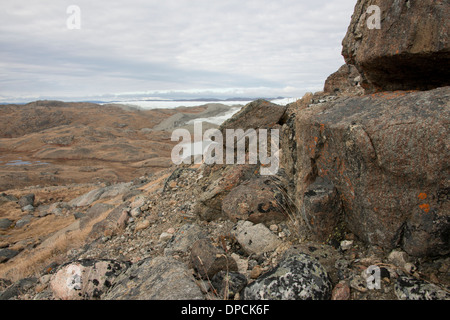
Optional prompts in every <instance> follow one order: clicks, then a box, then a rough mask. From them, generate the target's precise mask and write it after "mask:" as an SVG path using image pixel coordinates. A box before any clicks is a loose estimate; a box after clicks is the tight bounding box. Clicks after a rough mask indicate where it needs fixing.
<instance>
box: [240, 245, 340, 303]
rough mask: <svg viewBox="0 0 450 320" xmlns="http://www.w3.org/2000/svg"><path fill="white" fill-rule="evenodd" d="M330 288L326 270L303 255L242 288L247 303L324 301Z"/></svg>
mask: <svg viewBox="0 0 450 320" xmlns="http://www.w3.org/2000/svg"><path fill="white" fill-rule="evenodd" d="M331 289H332V285H331V282H330V280H329V279H328V274H327V272H326V271H325V269H324V268H323V267H322V266H321V265H320V263H318V262H316V261H315V260H314V259H313V258H311V257H310V256H308V255H306V254H298V255H294V256H291V257H289V258H287V259H286V260H284V261H282V262H280V263H279V264H278V265H277V266H276V267H275V268H274V269H273V270H271V271H269V272H267V273H265V274H263V275H262V276H261V277H259V278H258V280H256V281H255V282H253V283H251V284H250V285H249V286H247V287H246V288H245V289H244V299H246V300H327V299H330V297H331Z"/></svg>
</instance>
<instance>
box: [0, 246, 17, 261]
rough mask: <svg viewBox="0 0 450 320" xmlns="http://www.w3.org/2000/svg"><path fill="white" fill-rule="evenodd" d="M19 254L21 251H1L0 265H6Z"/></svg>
mask: <svg viewBox="0 0 450 320" xmlns="http://www.w3.org/2000/svg"><path fill="white" fill-rule="evenodd" d="M18 254H19V251H17V250H11V249H0V263H4V262H6V261H8V260H9V259H12V258H14V257H15V256H17V255H18Z"/></svg>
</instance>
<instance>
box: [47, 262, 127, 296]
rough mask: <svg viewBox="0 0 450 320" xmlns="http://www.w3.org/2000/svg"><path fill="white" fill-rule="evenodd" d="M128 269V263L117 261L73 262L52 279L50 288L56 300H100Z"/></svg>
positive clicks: (63, 267) (62, 268)
mask: <svg viewBox="0 0 450 320" xmlns="http://www.w3.org/2000/svg"><path fill="white" fill-rule="evenodd" d="M128 267H129V264H128V263H126V262H121V261H115V260H93V259H85V260H80V261H75V262H71V263H68V264H66V265H64V266H62V267H61V268H60V269H59V270H58V272H57V273H56V274H55V275H54V276H53V277H52V279H51V280H50V281H51V282H50V288H51V290H52V291H53V294H54V297H55V298H56V299H61V300H82V299H99V298H101V297H102V295H103V294H104V293H106V292H107V291H108V290H109V288H110V287H111V286H112V285H113V284H114V282H115V280H116V278H117V277H118V276H119V275H120V274H121V273H123V272H125V271H126V270H127V269H128Z"/></svg>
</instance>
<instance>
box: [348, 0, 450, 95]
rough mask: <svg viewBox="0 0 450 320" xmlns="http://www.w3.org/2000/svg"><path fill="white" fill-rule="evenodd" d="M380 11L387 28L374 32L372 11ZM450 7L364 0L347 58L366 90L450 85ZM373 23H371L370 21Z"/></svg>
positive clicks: (425, 0) (424, 1) (425, 1)
mask: <svg viewBox="0 0 450 320" xmlns="http://www.w3.org/2000/svg"><path fill="white" fill-rule="evenodd" d="M371 5H377V6H378V7H379V8H380V15H381V17H380V22H381V25H380V27H381V29H379V30H378V29H369V28H368V25H367V22H368V20H369V19H372V18H374V14H375V13H374V12H373V11H368V9H369V6H371ZM449 16H450V6H449V4H448V1H446V0H444V1H442V0H438V1H436V0H421V1H392V0H359V1H358V3H357V4H356V6H355V11H354V14H353V16H352V21H351V23H350V26H349V28H348V31H347V35H346V37H345V39H344V40H343V49H342V55H343V56H344V58H345V61H346V63H348V64H352V65H355V66H356V67H357V68H358V70H359V72H360V73H361V75H362V78H363V82H362V85H363V86H364V87H365V88H366V89H372V90H376V89H382V90H409V89H412V90H414V89H431V88H436V87H440V86H448V85H450V69H449V68H448V65H449V64H450V43H449V41H448V30H449V28H450V25H449V19H448V17H449ZM369 22H370V21H369Z"/></svg>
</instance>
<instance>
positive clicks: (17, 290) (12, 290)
mask: <svg viewBox="0 0 450 320" xmlns="http://www.w3.org/2000/svg"><path fill="white" fill-rule="evenodd" d="M37 281H38V279H37V278H24V279H21V280H19V281H17V282H15V283H14V284H12V285H11V286H9V287H8V288H7V289H6V290H5V291H3V292H1V293H0V300H9V299H14V298H15V297H17V296H18V295H20V294H22V293H24V292H26V291H27V290H29V289H30V288H32V287H33V285H35V284H36V282H37Z"/></svg>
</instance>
